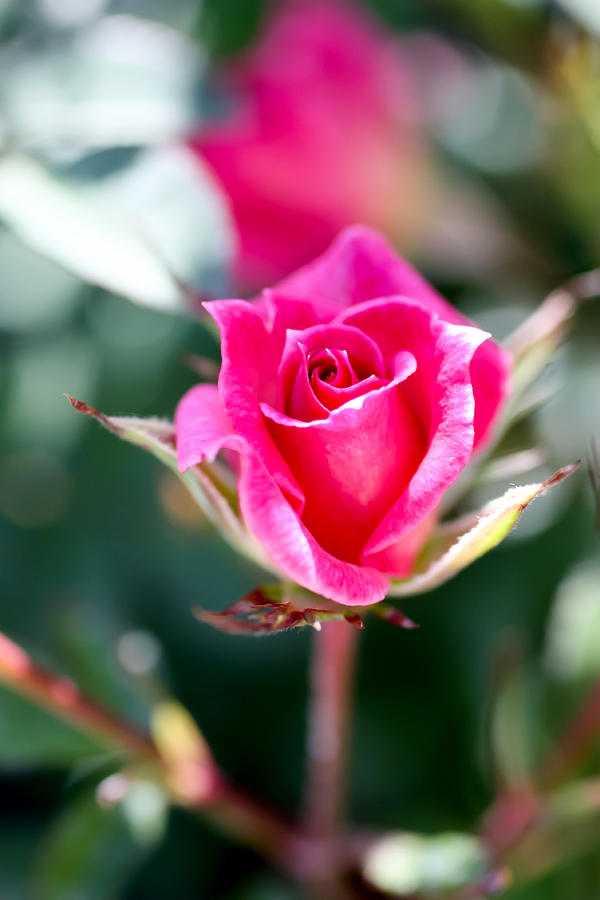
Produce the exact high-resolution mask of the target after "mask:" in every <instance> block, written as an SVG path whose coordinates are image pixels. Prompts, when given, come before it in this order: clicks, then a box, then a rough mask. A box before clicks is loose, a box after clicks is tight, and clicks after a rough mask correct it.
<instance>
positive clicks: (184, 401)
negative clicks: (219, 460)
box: [175, 384, 233, 472]
mask: <svg viewBox="0 0 600 900" xmlns="http://www.w3.org/2000/svg"><path fill="white" fill-rule="evenodd" d="M175 434H176V441H177V466H178V468H179V471H180V472H185V471H186V469H191V468H192V466H197V465H198V464H199V463H201V462H202V461H203V460H204V459H208V460H209V461H210V462H212V461H213V460H214V459H215V458H216V456H217V454H218V453H219V452H220V450H221V448H222V446H223V440H224V439H225V438H226V437H228V436H229V435H231V434H233V429H232V427H231V422H230V421H229V419H228V418H227V415H226V413H225V409H224V407H223V401H222V400H221V397H220V396H219V390H218V388H217V387H216V385H214V384H197V385H195V387H193V388H190V390H189V391H187V392H186V393H185V394H184V395H183V397H182V398H181V400H180V401H179V403H178V404H177V409H176V410H175Z"/></svg>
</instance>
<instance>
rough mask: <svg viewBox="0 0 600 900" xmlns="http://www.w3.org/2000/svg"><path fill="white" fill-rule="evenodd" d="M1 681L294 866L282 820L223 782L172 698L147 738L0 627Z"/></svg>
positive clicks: (292, 840) (293, 839) (291, 841)
mask: <svg viewBox="0 0 600 900" xmlns="http://www.w3.org/2000/svg"><path fill="white" fill-rule="evenodd" d="M349 630H350V631H352V630H353V629H351V628H349ZM0 682H3V683H4V684H5V685H7V686H8V687H9V688H11V689H13V690H15V691H17V692H18V693H19V694H22V695H23V696H24V697H26V698H28V699H30V700H32V701H33V702H34V703H36V704H38V705H39V706H41V707H43V708H44V709H46V710H48V711H49V712H50V713H51V714H52V715H54V716H56V717H58V718H60V719H63V720H64V721H66V722H67V723H68V724H70V725H71V726H73V727H74V728H76V729H78V730H79V731H83V732H85V733H88V734H92V735H94V736H95V737H97V738H98V739H99V740H100V741H101V742H102V743H104V744H116V745H118V746H120V747H122V748H124V749H125V750H127V751H128V752H129V753H131V754H132V755H133V756H134V757H136V758H137V759H140V760H142V761H144V762H147V763H150V764H151V765H153V766H154V767H155V768H156V769H157V771H158V773H159V774H160V775H161V776H162V779H163V780H164V783H165V785H166V787H167V788H168V789H169V791H170V794H171V796H172V798H173V800H174V801H175V802H177V803H178V804H181V805H184V806H187V807H190V808H191V809H196V810H198V811H199V812H201V813H202V814H203V815H204V816H206V817H207V818H208V819H209V820H210V821H212V822H214V823H215V824H216V825H218V826H219V827H221V828H222V829H224V830H225V831H227V832H228V833H229V834H231V835H232V836H233V837H234V838H238V839H239V840H240V841H241V842H242V843H244V844H246V845H248V846H251V847H254V848H255V849H256V850H258V851H259V852H261V853H262V854H263V855H265V856H266V857H267V858H269V859H271V860H273V861H275V862H277V863H279V864H280V865H282V866H284V867H293V868H294V869H297V866H296V865H295V861H294V859H293V852H294V849H295V847H296V846H297V845H299V843H300V839H299V837H298V836H297V835H296V834H295V833H294V832H293V830H292V829H291V827H290V826H289V825H288V823H287V822H286V821H285V819H283V818H282V817H280V816H279V815H278V814H277V813H275V812H273V811H271V810H270V809H268V808H267V807H265V806H263V804H262V803H259V802H258V801H256V800H254V799H253V798H252V797H250V796H248V795H247V794H246V793H244V792H243V791H241V790H239V789H238V788H237V787H236V786H234V785H232V784H230V783H229V782H228V781H227V779H226V778H225V776H224V775H223V773H222V772H221V770H220V769H219V768H218V766H217V765H216V763H215V761H214V759H213V758H212V755H211V753H210V751H209V749H208V747H207V746H206V743H205V742H204V739H203V738H202V736H201V735H200V733H199V732H198V730H197V729H196V727H195V725H194V724H193V722H192V720H191V718H190V717H189V715H188V714H187V713H186V712H185V710H183V709H182V708H181V707H180V706H179V705H178V704H175V703H165V704H159V705H158V707H157V708H155V710H154V713H153V734H154V740H153V739H152V737H151V736H150V735H149V734H146V733H144V732H142V731H139V730H138V729H137V728H136V727H135V726H133V725H132V724H130V723H129V722H126V721H125V720H123V719H121V718H119V717H118V716H117V715H115V714H114V713H112V712H111V711H110V710H107V709H105V708H104V707H102V706H100V705H99V704H97V703H95V702H94V701H93V700H91V699H89V698H88V697H85V696H84V695H83V694H82V693H81V692H80V690H79V689H78V687H77V686H76V685H75V684H74V682H73V681H71V680H70V679H68V678H60V677H56V676H55V675H53V674H51V673H50V672H48V671H46V670H45V669H43V668H41V667H40V666H37V665H36V664H35V663H34V662H33V661H32V659H31V658H30V657H29V656H28V654H27V653H26V652H25V651H24V650H23V649H22V648H21V647H19V646H18V645H17V644H15V643H14V642H13V641H11V640H10V639H9V638H7V637H6V636H5V635H3V634H1V633H0Z"/></svg>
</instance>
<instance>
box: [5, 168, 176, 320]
mask: <svg viewBox="0 0 600 900" xmlns="http://www.w3.org/2000/svg"><path fill="white" fill-rule="evenodd" d="M0 219H1V220H3V221H4V222H5V223H6V224H7V225H8V226H9V227H10V228H11V229H12V230H13V231H14V232H15V233H16V234H17V235H18V236H19V237H20V238H21V239H22V240H23V241H24V242H25V243H26V244H29V245H30V246H31V247H33V248H34V249H35V250H38V251H39V252H40V253H42V254H44V255H45V256H48V257H49V258H50V259H52V260H54V261H55V262H58V263H60V264H61V265H63V266H64V267H65V268H67V269H69V270H70V271H71V272H74V273H75V274H76V275H79V276H80V277H81V278H83V279H84V280H86V281H90V282H92V284H97V285H100V286H101V287H104V288H106V289H107V290H109V291H113V292H114V293H116V294H121V295H122V296H124V297H127V298H128V299H129V300H133V301H134V302H135V303H140V304H142V305H143V306H150V307H153V308H154V309H159V310H162V311H164V312H179V311H182V310H185V309H186V308H187V307H188V302H189V301H188V297H187V295H186V293H185V291H184V290H183V289H182V287H181V286H180V284H179V283H178V282H177V280H176V278H175V277H174V276H173V275H172V274H171V273H170V271H169V269H168V268H167V266H166V265H165V264H164V263H163V262H162V260H161V259H160V258H159V257H158V256H157V254H156V253H154V252H153V250H152V249H151V247H150V246H149V245H148V244H147V243H146V242H145V240H144V238H143V237H140V236H139V235H138V234H136V233H135V232H134V231H132V230H129V229H127V228H126V227H124V226H123V225H122V223H121V222H119V221H118V220H116V221H113V220H111V218H110V217H109V216H107V215H104V214H103V213H101V212H100V211H99V210H98V209H95V208H94V206H93V205H92V204H91V203H89V202H86V201H85V200H84V199H82V198H80V197H79V196H78V195H77V194H76V193H75V192H74V191H72V190H71V189H70V188H68V187H67V186H66V185H64V184H61V183H60V182H59V181H58V180H56V179H55V178H53V177H52V176H51V175H50V174H49V173H48V172H46V171H45V170H44V169H43V168H42V167H41V166H40V165H38V163H36V162H34V161H33V160H32V159H29V158H28V157H26V156H23V155H21V154H18V153H16V152H13V153H5V154H3V155H0Z"/></svg>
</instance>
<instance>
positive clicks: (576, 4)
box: [557, 0, 600, 34]
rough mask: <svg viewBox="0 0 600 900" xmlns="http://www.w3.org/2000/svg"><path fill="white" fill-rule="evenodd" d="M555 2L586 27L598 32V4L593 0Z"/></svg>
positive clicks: (599, 30)
mask: <svg viewBox="0 0 600 900" xmlns="http://www.w3.org/2000/svg"><path fill="white" fill-rule="evenodd" d="M557 3H558V5H559V6H562V7H563V9H565V10H566V12H568V13H570V14H571V15H572V16H573V17H574V18H575V19H578V20H579V21H580V22H581V23H582V24H583V25H585V26H586V27H587V28H591V29H592V31H595V32H596V33H597V34H600V6H598V4H597V3H595V2H594V0H592V2H590V0H557Z"/></svg>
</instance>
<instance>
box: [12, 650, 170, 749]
mask: <svg viewBox="0 0 600 900" xmlns="http://www.w3.org/2000/svg"><path fill="white" fill-rule="evenodd" d="M0 681H2V682H4V683H5V684H6V685H8V686H9V687H10V688H12V689H13V690H15V691H17V692H18V693H19V694H22V695H23V696H24V697H26V698H28V699H29V700H33V702H34V703H37V704H38V705H39V706H42V707H44V708H45V709H47V710H49V711H50V712H51V713H52V714H53V715H55V716H57V717H58V718H59V719H63V720H64V721H66V722H67V723H68V724H69V725H72V726H74V727H75V728H77V729H78V730H79V731H84V732H86V733H87V734H92V735H93V736H94V737H96V738H98V739H100V740H101V741H102V743H104V744H118V745H119V746H120V747H123V748H124V749H126V750H127V751H128V752H130V753H133V754H134V755H135V756H137V757H141V758H143V759H149V760H151V761H153V762H156V759H157V755H156V750H155V748H154V745H153V743H152V741H151V739H150V737H149V736H148V735H145V734H144V733H143V732H140V731H138V730H137V729H136V728H135V727H134V726H133V725H131V724H129V723H128V722H125V721H123V720H122V719H120V718H119V717H118V716H116V715H115V714H113V713H111V712H109V711H107V710H106V709H104V708H103V707H101V706H99V705H98V704H97V703H94V702H93V701H92V700H89V699H88V698H87V697H84V696H83V695H82V694H81V692H80V691H79V688H78V687H77V685H76V684H75V683H74V682H73V681H71V679H70V678H57V677H56V676H54V675H52V674H51V673H50V672H47V671H45V670H44V669H42V668H40V667H39V666H36V665H35V664H34V663H33V661H32V660H31V658H30V657H29V656H28V655H27V653H25V651H24V650H22V649H21V647H19V646H18V645H17V644H15V643H13V641H11V640H10V639H9V638H7V637H6V636H5V635H3V634H1V633H0Z"/></svg>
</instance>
